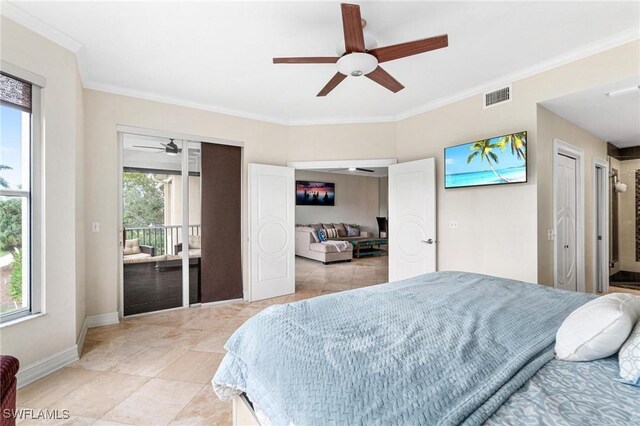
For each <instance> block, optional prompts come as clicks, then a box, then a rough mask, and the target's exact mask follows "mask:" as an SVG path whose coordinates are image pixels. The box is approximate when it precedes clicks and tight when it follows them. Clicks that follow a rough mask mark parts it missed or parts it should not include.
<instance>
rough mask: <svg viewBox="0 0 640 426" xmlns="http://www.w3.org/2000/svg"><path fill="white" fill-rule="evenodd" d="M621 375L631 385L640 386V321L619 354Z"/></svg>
mask: <svg viewBox="0 0 640 426" xmlns="http://www.w3.org/2000/svg"><path fill="white" fill-rule="evenodd" d="M618 363H619V364H620V377H622V378H623V379H624V380H625V381H626V382H627V383H629V384H630V385H635V386H640V321H638V323H637V324H636V326H635V327H634V328H633V331H632V332H631V336H629V338H628V339H627V341H626V342H624V344H623V345H622V347H621V348H620V353H619V354H618Z"/></svg>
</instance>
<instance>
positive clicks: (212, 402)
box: [171, 385, 233, 426]
mask: <svg viewBox="0 0 640 426" xmlns="http://www.w3.org/2000/svg"><path fill="white" fill-rule="evenodd" d="M231 411H232V406H231V402H223V401H220V400H219V399H218V397H217V396H216V394H215V393H214V392H213V389H212V387H211V385H208V386H205V387H204V388H203V389H202V390H201V391H200V392H199V393H198V395H196V397H195V398H193V400H192V401H191V402H190V403H189V404H188V405H187V406H186V407H184V408H183V409H182V411H180V412H179V413H178V415H177V416H176V417H175V418H174V419H173V420H172V422H171V424H172V425H190V426H199V425H202V426H204V425H209V426H230V425H231V424H233V418H232V413H231Z"/></svg>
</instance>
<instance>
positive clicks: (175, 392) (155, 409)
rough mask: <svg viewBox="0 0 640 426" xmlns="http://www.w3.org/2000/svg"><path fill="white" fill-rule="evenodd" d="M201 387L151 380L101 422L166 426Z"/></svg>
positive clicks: (171, 381) (184, 383) (106, 415)
mask: <svg viewBox="0 0 640 426" xmlns="http://www.w3.org/2000/svg"><path fill="white" fill-rule="evenodd" d="M202 387H203V386H202V385H200V384H195V383H186V382H178V381H173V380H164V379H151V380H150V381H149V382H147V383H145V384H144V385H143V386H142V387H140V388H139V389H138V390H137V391H135V392H134V393H133V394H131V395H130V396H129V397H128V398H127V399H125V400H124V401H122V402H121V403H120V404H118V405H116V406H115V407H114V408H113V409H111V410H110V411H109V412H108V413H107V414H105V415H104V417H103V418H102V420H107V421H114V422H119V423H128V424H133V425H158V426H159V425H166V424H168V423H169V422H170V421H171V420H172V419H173V418H174V417H175V416H176V414H178V413H179V412H180V411H181V410H182V409H183V408H184V407H185V406H186V405H187V404H188V403H189V402H190V401H191V400H192V399H193V397H195V396H196V395H197V394H198V392H200V390H201V389H202Z"/></svg>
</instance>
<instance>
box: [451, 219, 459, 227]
mask: <svg viewBox="0 0 640 426" xmlns="http://www.w3.org/2000/svg"><path fill="white" fill-rule="evenodd" d="M449 229H458V221H457V220H450V221H449Z"/></svg>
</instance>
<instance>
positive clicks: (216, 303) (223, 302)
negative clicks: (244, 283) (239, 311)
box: [200, 299, 244, 306]
mask: <svg viewBox="0 0 640 426" xmlns="http://www.w3.org/2000/svg"><path fill="white" fill-rule="evenodd" d="M242 301H244V299H230V300H220V301H218V302H207V303H201V304H200V306H215V305H228V304H229V303H238V302H242Z"/></svg>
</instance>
